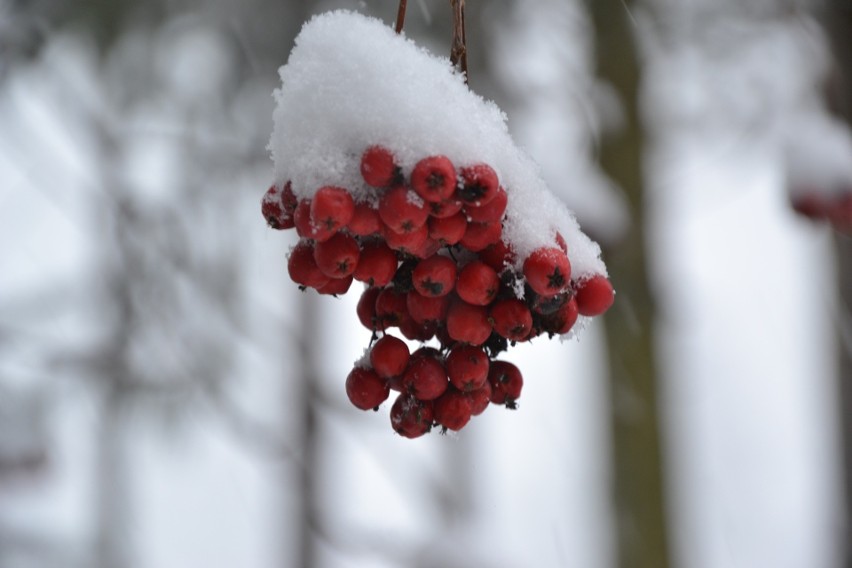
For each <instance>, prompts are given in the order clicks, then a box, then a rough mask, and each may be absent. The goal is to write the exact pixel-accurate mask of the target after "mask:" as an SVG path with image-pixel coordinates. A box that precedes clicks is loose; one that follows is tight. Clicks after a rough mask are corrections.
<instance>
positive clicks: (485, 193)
mask: <svg viewBox="0 0 852 568" xmlns="http://www.w3.org/2000/svg"><path fill="white" fill-rule="evenodd" d="M461 178H462V185H461V187H460V188H459V191H458V197H459V199H461V200H462V201H464V202H465V203H470V204H472V205H474V206H476V207H481V206H483V205H485V204H486V203H488V202H489V201H491V200H492V199H494V197H495V196H496V195H497V190H498V188H499V187H500V184H499V183H498V181H497V174H496V173H495V172H494V170H493V169H492V168H491V166H489V165H487V164H476V165H473V166H470V167H467V168H462V170H461Z"/></svg>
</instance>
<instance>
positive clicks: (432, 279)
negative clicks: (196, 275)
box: [261, 12, 614, 438]
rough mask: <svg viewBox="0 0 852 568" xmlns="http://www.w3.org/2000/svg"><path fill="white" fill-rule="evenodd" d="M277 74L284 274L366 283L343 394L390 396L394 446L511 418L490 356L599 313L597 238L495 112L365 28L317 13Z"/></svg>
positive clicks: (324, 287) (362, 403)
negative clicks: (292, 237) (355, 354)
mask: <svg viewBox="0 0 852 568" xmlns="http://www.w3.org/2000/svg"><path fill="white" fill-rule="evenodd" d="M330 66H331V68H330ZM353 69H355V71H353ZM400 70H404V71H405V73H398V74H401V75H403V76H400V77H397V76H396V75H395V74H394V73H392V72H391V71H397V72H400ZM281 75H282V80H283V86H282V88H281V89H280V90H279V91H277V92H276V98H277V101H278V106H277V108H276V113H275V123H276V129H275V132H274V133H273V137H272V141H271V143H270V148H271V150H272V153H273V157H274V158H275V162H276V180H279V181H278V182H276V183H275V184H274V185H272V187H270V188H269V189H268V190H267V192H266V193H265V194H264V196H263V199H262V202H261V210H262V214H263V217H264V218H265V220H266V222H267V223H268V225H269V226H270V227H272V228H274V229H281V230H283V229H294V230H295V232H296V233H297V235H298V237H299V240H298V242H297V244H296V245H295V246H294V247H293V248H292V250H291V252H290V255H289V257H288V264H287V268H288V272H289V275H290V278H291V279H292V280H293V281H294V282H295V283H296V284H298V285H299V287H300V288H302V289H303V290H307V289H309V288H310V289H313V290H315V291H317V292H318V293H320V294H328V295H338V294H344V293H346V292H347V291H348V290H349V289H350V287H351V286H352V284H353V282H354V281H358V282H360V283H362V284H363V292H361V297H360V300H359V302H358V306H357V314H358V318H359V320H360V321H361V323H362V324H363V325H364V327H365V328H367V329H368V330H369V331H370V332H372V338H371V340H370V344H369V346H368V349H367V351H366V354H365V356H364V357H362V358H361V359H360V360H359V361H357V362H356V363H355V365H354V368H353V369H352V371H351V372H350V373H349V375H348V377H347V378H346V381H345V388H346V394H347V396H348V397H349V400H350V401H351V402H352V404H353V405H354V406H355V407H356V408H359V409H362V410H370V409H378V407H379V406H380V405H381V404H382V403H384V402H385V401H386V400H387V399H388V398H389V397H390V396H391V393H392V392H393V393H394V397H395V399H394V401H393V403H392V404H391V408H390V422H391V426H392V428H393V430H395V431H396V432H397V433H399V434H401V435H402V436H405V437H408V438H416V437H419V436H422V435H423V434H425V433H427V432H429V431H430V430H432V429H433V428H436V427H437V428H439V429H440V430H442V431H446V430H454V431H457V430H460V429H462V428H463V427H464V426H465V425H466V424H467V423H468V422H469V421H470V419H471V418H472V417H473V416H477V415H479V414H481V413H482V412H484V411H485V409H486V408H488V407H489V405H499V406H504V407H507V408H511V409H514V408H516V407H517V401H518V399H519V398H520V396H521V390H522V387H523V382H524V381H523V376H522V374H521V371H520V370H519V369H518V368H517V367H516V366H515V365H513V364H512V363H510V362H508V361H505V360H501V359H500V357H501V355H502V354H503V353H504V352H505V351H506V350H507V349H509V348H510V347H511V346H512V345H515V344H516V343H518V342H525V341H530V340H532V339H534V338H536V337H540V336H549V337H552V336H554V335H563V334H566V333H569V332H571V330H572V328H573V327H574V325H575V323H576V322H577V320H578V317H580V316H587V317H592V316H596V315H599V314H601V313H603V312H604V311H606V310H607V309H608V308H609V307H610V305H611V304H612V303H613V299H614V295H613V289H612V286H611V285H610V283H609V280H608V279H607V278H606V271H605V267H604V265H603V263H602V262H601V261H600V258H599V252H600V251H599V248H598V247H597V245H595V244H594V243H593V242H592V241H590V240H589V239H588V237H586V236H585V235H584V234H583V233H582V232H581V231H580V230H579V227H578V226H577V224H576V221H575V220H574V217H573V215H572V214H571V213H570V212H569V211H568V210H567V209H566V208H565V207H564V205H563V204H562V203H561V202H559V201H558V200H556V199H555V198H554V197H553V196H552V194H550V193H549V191H547V189H546V187H545V186H544V184H543V182H542V181H541V179H540V178H539V177H538V174H537V170H536V169H535V166H534V165H533V164H532V163H531V162H530V161H529V159H528V158H526V156H524V155H523V153H522V152H520V151H519V150H518V149H517V148H516V147H515V146H514V144H513V143H512V142H511V139H510V138H509V136H508V134H507V132H506V128H505V116H503V115H502V113H501V112H499V109H496V107H495V106H494V105H493V104H492V103H487V102H485V101H483V100H482V99H481V98H479V97H477V96H476V95H474V94H473V93H472V92H471V91H470V90H469V89H468V88H467V86H466V84H465V83H464V79H463V77H461V76H459V74H457V73H455V72H454V70H453V69H452V68H451V67H449V66H448V65H447V64H446V60H440V59H439V58H436V57H433V56H430V55H428V54H426V53H425V52H424V51H423V50H421V49H419V48H416V47H415V46H414V45H413V44H412V43H411V42H410V41H408V40H405V39H404V38H402V37H401V36H399V35H397V34H393V33H388V29H387V28H385V27H384V25H383V24H381V22H379V21H378V20H372V19H370V18H365V17H363V16H360V15H358V14H353V13H349V12H332V13H330V14H326V15H323V16H320V17H318V18H315V19H314V20H312V21H311V22H309V23H308V24H306V26H305V28H304V29H303V31H302V33H301V34H300V36H299V39H297V47H296V48H295V49H294V50H293V52H292V53H291V56H290V61H289V62H288V64H287V65H286V66H285V67H284V68H282V71H281ZM403 338H404V339H403ZM406 340H407V341H406Z"/></svg>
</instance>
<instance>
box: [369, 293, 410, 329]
mask: <svg viewBox="0 0 852 568" xmlns="http://www.w3.org/2000/svg"><path fill="white" fill-rule="evenodd" d="M405 303H406V302H405V293H404V292H398V291H397V290H395V289H394V288H385V289H384V290H382V291H381V292H379V295H378V297H377V298H376V319H377V321H379V322H380V324H381V326H382V327H392V326H396V325H399V324H400V323H401V322H402V321H404V320H405V319H407V318H408V308H407V307H406V305H405Z"/></svg>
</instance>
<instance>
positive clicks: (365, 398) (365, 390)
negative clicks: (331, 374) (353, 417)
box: [346, 367, 390, 410]
mask: <svg viewBox="0 0 852 568" xmlns="http://www.w3.org/2000/svg"><path fill="white" fill-rule="evenodd" d="M389 394H390V389H389V388H388V383H387V381H385V380H383V379H381V378H380V377H379V376H378V375H377V374H376V373H375V372H373V371H372V370H370V369H364V368H361V367H355V368H354V369H352V371H351V372H350V373H349V376H348V377H346V396H348V397H349V400H350V401H351V402H352V404H354V405H355V406H356V407H358V408H360V409H361V410H370V409H371V408H374V409H376V410H378V407H379V405H380V404H381V403H383V402H384V401H386V400H387V398H388V395H389Z"/></svg>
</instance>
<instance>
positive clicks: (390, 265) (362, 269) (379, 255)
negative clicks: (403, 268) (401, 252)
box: [352, 241, 398, 288]
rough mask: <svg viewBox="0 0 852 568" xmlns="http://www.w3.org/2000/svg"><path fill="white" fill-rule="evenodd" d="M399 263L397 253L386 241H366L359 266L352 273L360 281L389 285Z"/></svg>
mask: <svg viewBox="0 0 852 568" xmlns="http://www.w3.org/2000/svg"><path fill="white" fill-rule="evenodd" d="M397 264H398V261H397V258H396V253H395V252H394V251H392V250H391V249H389V248H388V246H387V245H386V244H385V243H384V242H382V241H369V242H366V243H364V248H363V249H361V256H360V257H359V258H358V266H357V267H355V272H353V273H352V275H353V276H354V277H355V280H358V281H359V282H366V283H367V285H369V286H378V287H380V288H381V287H384V286H387V285H388V283H390V281H391V280H392V279H393V275H394V274H395V273H396V268H397Z"/></svg>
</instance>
